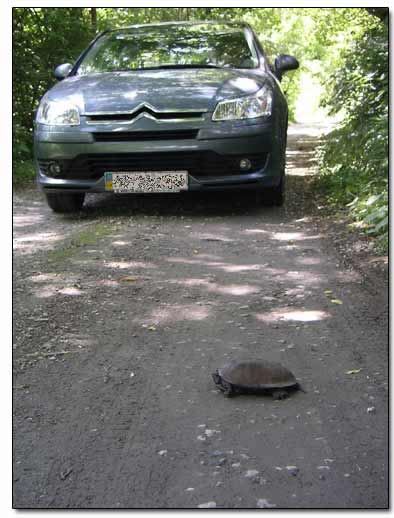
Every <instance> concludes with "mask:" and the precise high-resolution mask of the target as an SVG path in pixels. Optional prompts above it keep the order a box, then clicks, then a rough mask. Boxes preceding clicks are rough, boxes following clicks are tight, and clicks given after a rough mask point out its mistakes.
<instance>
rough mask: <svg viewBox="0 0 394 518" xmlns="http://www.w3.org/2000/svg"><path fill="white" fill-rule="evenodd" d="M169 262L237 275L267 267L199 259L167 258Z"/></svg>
mask: <svg viewBox="0 0 394 518" xmlns="http://www.w3.org/2000/svg"><path fill="white" fill-rule="evenodd" d="M167 261H169V262H174V263H182V264H199V265H202V266H209V267H211V268H216V269H220V270H223V271H224V272H228V273H239V272H247V271H258V270H263V269H264V268H266V267H267V265H268V263H264V264H231V263H225V262H222V261H202V260H201V259H184V258H181V257H179V258H172V257H171V258H169V259H167Z"/></svg>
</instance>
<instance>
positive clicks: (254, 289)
mask: <svg viewBox="0 0 394 518" xmlns="http://www.w3.org/2000/svg"><path fill="white" fill-rule="evenodd" d="M171 282H173V283H176V284H182V285H183V286H190V287H194V286H197V287H198V286H200V287H202V288H205V289H206V290H207V291H208V292H211V293H219V294H221V295H235V296H243V295H250V294H252V293H258V292H259V291H260V288H259V287H258V286H253V285H251V284H219V283H217V282H213V281H210V280H209V279H179V280H174V281H171Z"/></svg>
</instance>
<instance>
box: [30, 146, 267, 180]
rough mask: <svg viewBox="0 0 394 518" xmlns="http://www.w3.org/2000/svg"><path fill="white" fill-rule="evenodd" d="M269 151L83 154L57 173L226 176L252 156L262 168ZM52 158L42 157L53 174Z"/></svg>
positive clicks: (78, 176)
mask: <svg viewBox="0 0 394 518" xmlns="http://www.w3.org/2000/svg"><path fill="white" fill-rule="evenodd" d="M267 156H268V155H267V153H260V154H249V155H247V154H243V155H230V156H229V155H219V154H218V153H215V152H213V151H194V152H193V151H190V152H185V153H179V152H177V153H173V152H167V153H150V154H147V153H132V154H129V153H122V154H94V155H90V154H89V155H79V156H78V157H76V158H75V159H73V160H58V161H57V163H59V164H60V165H61V167H62V172H61V173H60V174H59V175H57V177H59V178H64V179H79V180H98V179H99V178H101V177H102V176H103V174H104V173H105V172H126V171H185V170H186V171H188V172H189V173H190V174H191V175H192V176H194V177H196V178H198V177H204V176H226V175H234V174H242V173H241V171H240V168H239V161H240V160H241V159H242V158H248V159H249V160H250V161H251V164H252V167H251V168H250V169H249V170H248V171H246V172H247V173H251V172H253V171H255V170H257V169H262V168H263V167H264V166H265V163H266V160H267ZM51 162H52V161H48V160H40V161H39V162H38V163H39V167H40V169H41V171H42V173H43V174H45V175H47V176H53V175H51V173H50V171H49V165H50V164H51Z"/></svg>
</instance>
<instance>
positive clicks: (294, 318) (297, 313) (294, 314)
mask: <svg viewBox="0 0 394 518" xmlns="http://www.w3.org/2000/svg"><path fill="white" fill-rule="evenodd" d="M330 316H331V315H330V314H329V313H327V312H326V311H319V310H307V309H299V310H293V309H291V308H282V309H276V310H273V311H269V312H266V313H256V318H257V320H260V321H261V322H266V323H271V322H280V321H282V322H318V321H320V320H325V319H326V318H329V317H330Z"/></svg>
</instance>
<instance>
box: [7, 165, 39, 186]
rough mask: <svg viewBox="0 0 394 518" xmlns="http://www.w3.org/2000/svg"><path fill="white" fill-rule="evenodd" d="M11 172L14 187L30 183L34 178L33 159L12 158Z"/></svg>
mask: <svg viewBox="0 0 394 518" xmlns="http://www.w3.org/2000/svg"><path fill="white" fill-rule="evenodd" d="M12 173H13V174H12V183H13V186H14V187H15V188H19V187H24V186H26V185H31V184H32V183H33V180H34V178H35V170H34V164H33V160H31V159H30V160H14V163H13V171H12Z"/></svg>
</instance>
